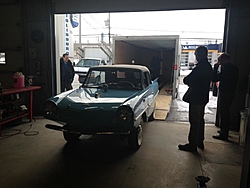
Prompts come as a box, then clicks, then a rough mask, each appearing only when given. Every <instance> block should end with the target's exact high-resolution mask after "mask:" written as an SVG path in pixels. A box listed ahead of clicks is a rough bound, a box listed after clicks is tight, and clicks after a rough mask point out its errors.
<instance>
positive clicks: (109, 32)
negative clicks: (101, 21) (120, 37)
mask: <svg viewBox="0 0 250 188" xmlns="http://www.w3.org/2000/svg"><path fill="white" fill-rule="evenodd" d="M108 19H109V46H110V12H109V18H108Z"/></svg>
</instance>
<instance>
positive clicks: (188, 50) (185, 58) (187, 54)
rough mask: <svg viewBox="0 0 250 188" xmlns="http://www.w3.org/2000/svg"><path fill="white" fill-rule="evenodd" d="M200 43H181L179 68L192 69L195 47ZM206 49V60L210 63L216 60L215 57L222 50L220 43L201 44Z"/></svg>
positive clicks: (212, 63)
mask: <svg viewBox="0 0 250 188" xmlns="http://www.w3.org/2000/svg"><path fill="white" fill-rule="evenodd" d="M198 46H200V45H195V44H192V45H181V69H182V70H186V69H192V68H193V66H194V65H195V61H196V59H195V55H194V52H195V49H196V48H197V47H198ZM202 46H205V47H207V49H208V61H209V62H210V63H211V65H214V64H215V63H216V62H217V57H218V55H219V54H220V53H221V51H222V44H207V45H202Z"/></svg>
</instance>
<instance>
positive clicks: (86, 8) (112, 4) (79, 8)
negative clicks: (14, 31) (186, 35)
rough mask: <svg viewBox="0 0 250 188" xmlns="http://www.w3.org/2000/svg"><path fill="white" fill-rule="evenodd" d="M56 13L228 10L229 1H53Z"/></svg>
mask: <svg viewBox="0 0 250 188" xmlns="http://www.w3.org/2000/svg"><path fill="white" fill-rule="evenodd" d="M51 2H52V3H54V7H55V10H54V11H55V13H97V12H133V11H156V10H158V11H162V10H187V9H214V8H226V7H227V5H228V2H229V0H209V1H208V0H188V1H187V0H154V1H152V0H105V1H102V0H71V1H69V0H51Z"/></svg>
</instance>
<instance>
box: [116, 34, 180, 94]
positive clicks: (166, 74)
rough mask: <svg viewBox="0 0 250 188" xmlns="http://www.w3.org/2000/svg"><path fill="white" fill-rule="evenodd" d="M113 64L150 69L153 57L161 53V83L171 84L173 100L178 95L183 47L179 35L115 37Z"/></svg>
mask: <svg viewBox="0 0 250 188" xmlns="http://www.w3.org/2000/svg"><path fill="white" fill-rule="evenodd" d="M112 51H113V59H112V60H113V61H112V62H113V64H132V62H134V64H136V65H144V66H147V67H148V68H149V69H150V68H151V67H150V62H151V59H152V57H153V56H154V55H155V53H156V51H160V53H161V57H162V59H163V62H162V71H161V72H162V74H161V76H160V77H161V83H165V84H169V86H170V87H171V89H172V96H173V98H176V97H177V93H178V84H179V81H178V77H179V67H180V54H181V45H180V37H179V35H164V36H162V35H161V36H158V35H157V36H154V35H151V36H115V37H113V47H112Z"/></svg>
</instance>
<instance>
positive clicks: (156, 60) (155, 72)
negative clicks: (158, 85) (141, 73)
mask: <svg viewBox="0 0 250 188" xmlns="http://www.w3.org/2000/svg"><path fill="white" fill-rule="evenodd" d="M150 69H151V70H150V71H151V76H152V80H155V79H156V78H159V77H160V74H161V69H162V58H161V56H160V52H159V51H157V52H156V54H155V55H154V56H153V57H152V59H151V62H150ZM159 79H160V78H159Z"/></svg>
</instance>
